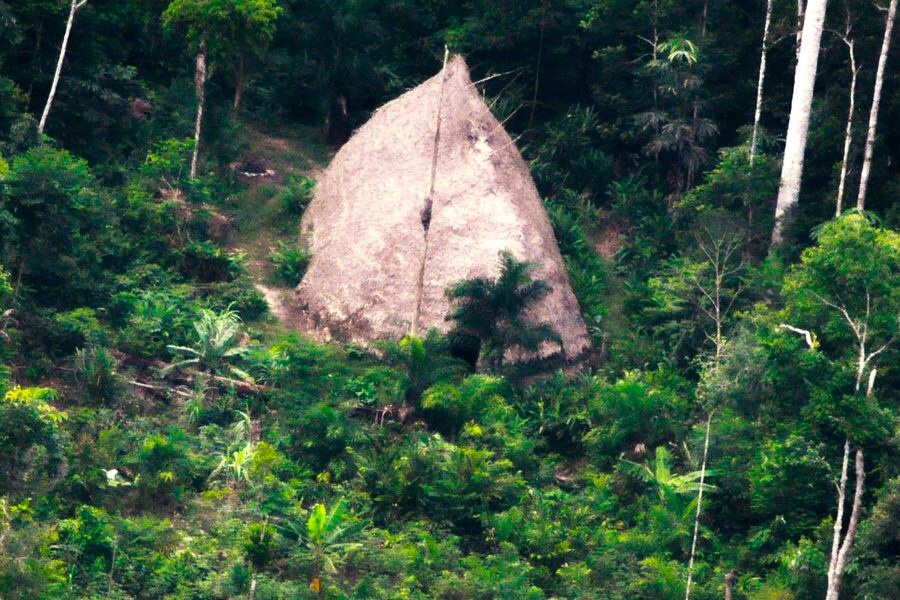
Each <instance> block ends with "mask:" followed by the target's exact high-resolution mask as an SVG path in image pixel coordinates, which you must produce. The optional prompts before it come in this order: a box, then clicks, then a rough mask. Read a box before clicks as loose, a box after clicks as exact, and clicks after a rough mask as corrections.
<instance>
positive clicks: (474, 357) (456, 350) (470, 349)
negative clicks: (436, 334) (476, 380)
mask: <svg viewBox="0 0 900 600" xmlns="http://www.w3.org/2000/svg"><path fill="white" fill-rule="evenodd" d="M479 354H481V341H480V340H479V339H478V338H476V337H472V336H468V335H450V355H451V356H453V357H454V358H458V359H460V360H464V361H466V363H468V365H469V366H470V367H472V369H473V370H474V369H475V367H476V365H477V364H478V355H479Z"/></svg>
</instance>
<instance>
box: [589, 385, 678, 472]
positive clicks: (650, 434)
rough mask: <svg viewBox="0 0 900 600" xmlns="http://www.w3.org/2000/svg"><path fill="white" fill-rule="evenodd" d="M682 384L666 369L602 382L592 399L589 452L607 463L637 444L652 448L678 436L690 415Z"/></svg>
mask: <svg viewBox="0 0 900 600" xmlns="http://www.w3.org/2000/svg"><path fill="white" fill-rule="evenodd" d="M680 383H681V382H680V381H679V380H678V379H677V378H674V377H673V376H671V375H670V374H667V373H665V372H662V373H646V374H644V373H638V372H630V373H626V374H625V376H624V377H623V378H622V379H620V380H618V381H616V382H615V383H613V384H601V385H599V386H598V387H597V390H596V393H595V395H594V396H593V397H592V398H591V399H590V414H591V420H592V422H593V423H594V426H593V427H592V428H591V431H590V432H588V434H587V435H586V436H585V445H586V446H587V449H588V451H589V452H591V453H592V454H593V455H594V457H595V458H596V459H597V460H598V461H601V462H604V461H608V460H610V459H612V458H613V457H615V456H617V455H618V454H619V453H621V452H623V451H626V450H631V449H632V448H633V447H634V446H635V445H637V444H643V445H644V446H646V447H647V448H651V447H654V446H657V445H660V444H662V443H665V442H667V441H670V440H672V439H675V438H676V435H677V434H678V433H680V432H679V430H678V428H679V427H680V426H681V424H683V423H685V422H687V420H688V415H689V414H690V403H689V402H688V401H686V400H685V399H683V398H682V396H681V394H680V390H679V389H678V385H679V384H680Z"/></svg>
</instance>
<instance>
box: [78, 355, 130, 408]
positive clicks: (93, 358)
mask: <svg viewBox="0 0 900 600" xmlns="http://www.w3.org/2000/svg"><path fill="white" fill-rule="evenodd" d="M120 364H121V361H119V359H118V358H116V357H115V356H113V354H112V353H111V352H110V351H109V350H107V349H106V348H102V347H99V346H89V347H87V348H80V349H78V350H77V351H76V352H75V378H76V379H77V380H78V382H79V383H81V385H82V386H83V387H84V390H85V391H86V392H87V394H88V395H89V396H90V397H91V398H92V399H94V400H95V401H99V403H101V404H105V403H108V402H110V401H111V400H113V399H115V397H116V394H117V393H118V392H119V391H120V389H121V384H122V380H121V377H120V376H119V373H118V369H119V365H120Z"/></svg>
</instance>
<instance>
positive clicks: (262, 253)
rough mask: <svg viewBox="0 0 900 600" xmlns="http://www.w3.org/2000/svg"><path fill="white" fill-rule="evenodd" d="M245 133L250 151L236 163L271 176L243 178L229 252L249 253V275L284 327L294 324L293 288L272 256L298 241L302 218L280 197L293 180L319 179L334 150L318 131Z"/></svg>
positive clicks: (250, 129)
mask: <svg viewBox="0 0 900 600" xmlns="http://www.w3.org/2000/svg"><path fill="white" fill-rule="evenodd" d="M241 133H242V137H243V140H244V142H245V148H244V149H243V151H242V152H241V154H240V156H239V158H238V160H237V161H236V164H237V165H238V168H240V166H241V165H244V164H248V165H251V164H252V165H253V167H254V169H255V170H257V171H263V172H266V171H268V172H270V174H269V175H262V176H257V177H243V176H240V175H239V176H238V178H239V180H240V181H241V183H242V184H243V189H242V190H241V192H240V193H239V194H237V195H236V197H235V198H233V199H232V200H231V201H230V202H229V205H228V206H227V209H228V212H229V213H230V214H231V216H232V217H233V218H234V222H235V225H236V231H235V233H234V234H233V236H232V239H231V242H230V244H229V249H230V250H231V251H233V252H243V253H244V254H245V255H246V260H245V265H246V269H247V274H248V276H249V277H250V279H251V280H252V281H253V285H254V287H255V288H256V289H257V290H258V291H259V293H260V294H262V296H263V297H264V298H265V300H266V302H267V303H268V305H269V312H270V314H271V315H272V316H273V317H275V319H277V320H278V322H280V323H281V324H282V325H290V324H291V323H292V321H293V314H294V309H293V307H292V300H293V295H294V289H293V288H291V287H288V286H286V285H285V284H284V282H282V281H280V280H279V279H278V277H277V276H276V275H275V272H274V269H273V268H272V264H271V262H270V261H269V255H270V254H271V253H272V251H273V250H274V249H275V248H276V247H277V245H278V243H279V242H282V243H285V244H293V243H295V242H296V240H297V235H298V231H299V226H300V223H299V221H300V219H299V217H297V216H292V215H288V214H286V213H285V211H284V209H283V207H282V203H281V198H282V194H283V192H284V190H285V189H286V188H287V187H288V186H289V185H290V184H291V180H292V178H293V177H296V176H305V177H310V178H313V179H316V178H318V177H319V176H320V175H321V173H322V170H323V169H324V167H325V165H326V164H327V163H328V160H329V159H330V154H331V150H330V149H328V147H327V146H326V145H325V144H324V143H323V142H322V141H321V135H320V133H319V132H318V130H315V129H313V128H307V127H299V126H298V127H294V128H282V129H279V130H278V131H269V130H266V129H265V128H264V127H263V126H258V125H254V124H245V125H244V127H243V129H242V132H241Z"/></svg>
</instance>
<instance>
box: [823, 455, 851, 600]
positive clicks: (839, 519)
mask: <svg viewBox="0 0 900 600" xmlns="http://www.w3.org/2000/svg"><path fill="white" fill-rule="evenodd" d="M849 463H850V440H847V441H845V442H844V460H843V461H842V462H841V479H840V482H839V483H838V505H837V514H836V515H835V517H834V533H833V534H832V536H831V560H829V562H828V588H829V589H831V582H832V579H833V578H834V568H835V565H836V564H837V559H838V551H839V550H840V549H841V530H842V529H843V527H844V499H845V498H846V496H847V467H848V466H849Z"/></svg>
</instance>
